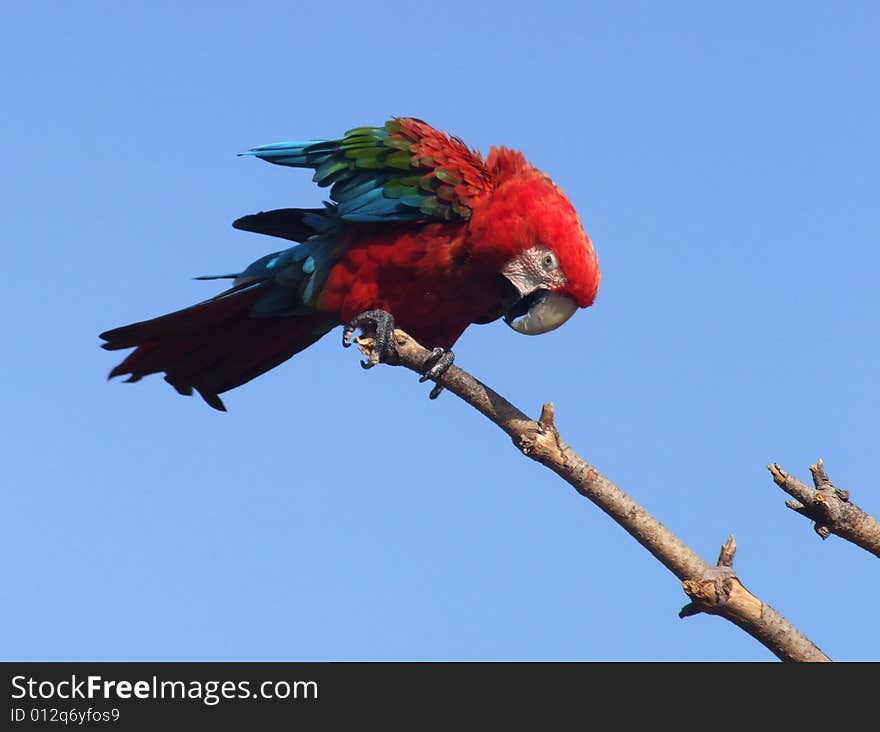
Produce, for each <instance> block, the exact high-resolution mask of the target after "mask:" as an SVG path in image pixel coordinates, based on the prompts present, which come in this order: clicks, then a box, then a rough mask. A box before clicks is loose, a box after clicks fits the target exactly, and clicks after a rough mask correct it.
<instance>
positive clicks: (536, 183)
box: [470, 147, 600, 335]
mask: <svg viewBox="0 0 880 732" xmlns="http://www.w3.org/2000/svg"><path fill="white" fill-rule="evenodd" d="M486 167H487V168H488V169H489V171H490V172H491V173H492V175H493V179H494V180H495V181H496V184H495V186H494V188H493V190H492V191H491V192H489V193H488V194H487V201H486V202H485V205H484V206H478V207H475V209H474V214H473V216H472V218H471V222H470V228H471V231H472V233H473V235H474V237H475V239H476V240H478V241H479V242H480V245H481V246H484V247H486V248H489V249H491V250H492V251H494V252H496V253H497V252H502V253H503V254H504V255H505V256H506V259H505V261H504V262H503V264H502V266H501V269H500V271H499V275H500V277H501V278H502V279H501V281H502V291H503V297H502V301H501V310H502V312H503V316H504V322H505V323H507V324H508V325H509V326H510V327H511V328H513V329H514V330H515V331H517V332H518V333H523V334H525V335H540V334H542V333H547V332H549V331H551V330H555V329H556V328H558V327H559V326H560V325H562V324H563V323H565V321H567V320H568V319H569V318H570V317H571V316H572V315H574V313H575V312H576V311H577V310H578V309H579V308H586V307H589V306H590V305H592V304H593V301H594V300H595V299H596V292H597V291H598V289H599V279H600V273H599V263H598V259H597V257H596V252H595V250H594V249H593V244H592V242H591V241H590V237H589V236H587V233H586V232H585V231H584V228H583V226H582V224H581V221H580V218H579V217H578V215H577V212H576V211H575V209H574V206H572V204H571V202H570V201H569V200H568V198H567V197H566V196H565V194H564V193H563V192H562V191H561V190H560V189H559V188H558V187H557V186H556V185H555V184H554V183H553V181H552V180H551V179H550V178H549V177H548V176H547V175H545V174H544V173H542V172H541V171H540V170H538V169H537V168H535V167H533V166H532V165H531V164H530V163H528V161H526V159H525V158H524V157H523V155H522V154H521V153H519V152H516V151H513V150H509V149H507V148H503V147H502V148H492V150H491V151H490V153H489V156H488V158H487V160H486Z"/></svg>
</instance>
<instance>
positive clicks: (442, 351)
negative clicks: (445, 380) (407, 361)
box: [419, 347, 455, 399]
mask: <svg viewBox="0 0 880 732" xmlns="http://www.w3.org/2000/svg"><path fill="white" fill-rule="evenodd" d="M453 361H455V354H454V353H453V352H452V351H450V350H449V349H448V348H440V347H437V348H435V349H434V350H433V351H431V355H430V356H428V358H427V360H426V361H425V365H424V371H423V372H422V375H421V377H420V378H419V383H420V384H422V383H424V382H426V381H428V380H431V381H436V380H437V379H439V378H440V377H441V376H443V374H445V373H446V372H447V371H448V370H449V367H450V366H452V362H453ZM442 391H443V386H442V385H441V384H434V388H433V389H431V393H430V394H429V395H428V398H429V399H436V398H437V397H438V396H440V392H442Z"/></svg>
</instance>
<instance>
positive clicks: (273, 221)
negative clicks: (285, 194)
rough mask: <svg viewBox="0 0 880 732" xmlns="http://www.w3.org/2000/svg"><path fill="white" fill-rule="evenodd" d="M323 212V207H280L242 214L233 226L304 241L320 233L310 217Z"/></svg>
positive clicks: (243, 229)
mask: <svg viewBox="0 0 880 732" xmlns="http://www.w3.org/2000/svg"><path fill="white" fill-rule="evenodd" d="M323 213H324V209H322V208H279V209H276V210H275V211H260V212H259V213H255V214H249V215H248V216H242V217H241V218H239V219H236V220H235V221H233V222H232V226H233V227H234V228H236V229H241V230H242V231H252V232H254V233H256V234H266V235H268V236H277V237H280V238H281V239H288V240H289V241H297V242H303V241H305V240H306V239H308V238H309V237H310V236H313V235H314V234H317V233H319V230H318V229H316V228H315V226H314V225H313V223H310V217H314V216H319V215H321V214H323Z"/></svg>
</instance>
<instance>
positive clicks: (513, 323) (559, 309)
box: [502, 283, 578, 335]
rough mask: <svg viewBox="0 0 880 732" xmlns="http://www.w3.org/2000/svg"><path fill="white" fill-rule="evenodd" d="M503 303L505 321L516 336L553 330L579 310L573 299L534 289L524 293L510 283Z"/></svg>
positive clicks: (557, 293) (539, 333) (556, 293)
mask: <svg viewBox="0 0 880 732" xmlns="http://www.w3.org/2000/svg"><path fill="white" fill-rule="evenodd" d="M509 285H510V286H509V287H508V288H506V289H507V293H506V295H505V297H504V300H503V301H502V308H503V310H504V322H505V323H507V324H508V325H509V326H510V327H511V328H513V329H514V330H515V331H517V332H518V333H523V334H524V335H541V334H542V333H548V332H549V331H551V330H556V328H558V327H559V326H560V325H562V324H563V323H564V322H565V321H566V320H568V319H569V318H570V317H571V316H572V315H574V313H575V311H576V310H577V309H578V304H577V302H575V300H574V298H572V297H569V296H568V295H563V294H562V293H559V292H551V291H550V290H545V289H543V288H540V287H539V288H537V289H535V290H532V291H531V292H530V293H527V294H523V293H521V292H519V290H518V289H517V288H516V287H515V286H514V285H513V284H512V283H509Z"/></svg>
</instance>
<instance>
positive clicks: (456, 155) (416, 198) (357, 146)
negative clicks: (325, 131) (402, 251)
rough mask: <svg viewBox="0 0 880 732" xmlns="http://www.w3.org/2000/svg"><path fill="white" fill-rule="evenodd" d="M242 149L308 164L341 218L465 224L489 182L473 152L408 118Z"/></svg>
mask: <svg viewBox="0 0 880 732" xmlns="http://www.w3.org/2000/svg"><path fill="white" fill-rule="evenodd" d="M247 154H250V155H254V156H255V157H258V158H260V159H262V160H266V161H268V162H270V163H275V164H277V165H288V166H291V167H294V168H313V169H314V171H315V175H314V178H313V179H314V181H315V182H316V183H317V184H318V185H319V186H322V187H327V186H330V199H331V200H332V201H333V202H334V203H335V204H336V215H337V216H339V218H341V219H343V220H344V221H363V222H369V221H419V220H421V221H424V220H426V219H429V220H430V219H435V220H439V221H466V220H467V219H468V218H470V215H471V210H472V208H471V202H472V201H473V199H475V198H477V197H478V196H480V195H482V194H483V193H485V192H486V191H488V190H489V189H490V188H491V187H492V178H491V176H490V174H489V172H488V171H487V170H486V166H485V164H484V163H483V158H482V157H481V156H480V154H479V153H478V152H476V151H473V150H470V149H469V148H468V147H467V146H466V145H465V144H464V143H463V142H462V141H461V140H459V139H458V138H454V137H449V136H448V135H446V134H445V133H443V132H440V131H438V130H435V129H434V128H433V127H431V126H430V125H428V124H426V123H425V122H422V121H421V120H417V119H414V118H411V117H400V118H396V119H392V120H389V121H388V122H386V123H385V126H384V127H358V128H356V129H353V130H349V131H348V132H346V133H345V136H344V137H343V138H342V139H340V140H306V141H303V142H279V143H275V144H273V145H263V146H262V147H255V148H254V149H253V150H251V151H250V152H249V153H247Z"/></svg>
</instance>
